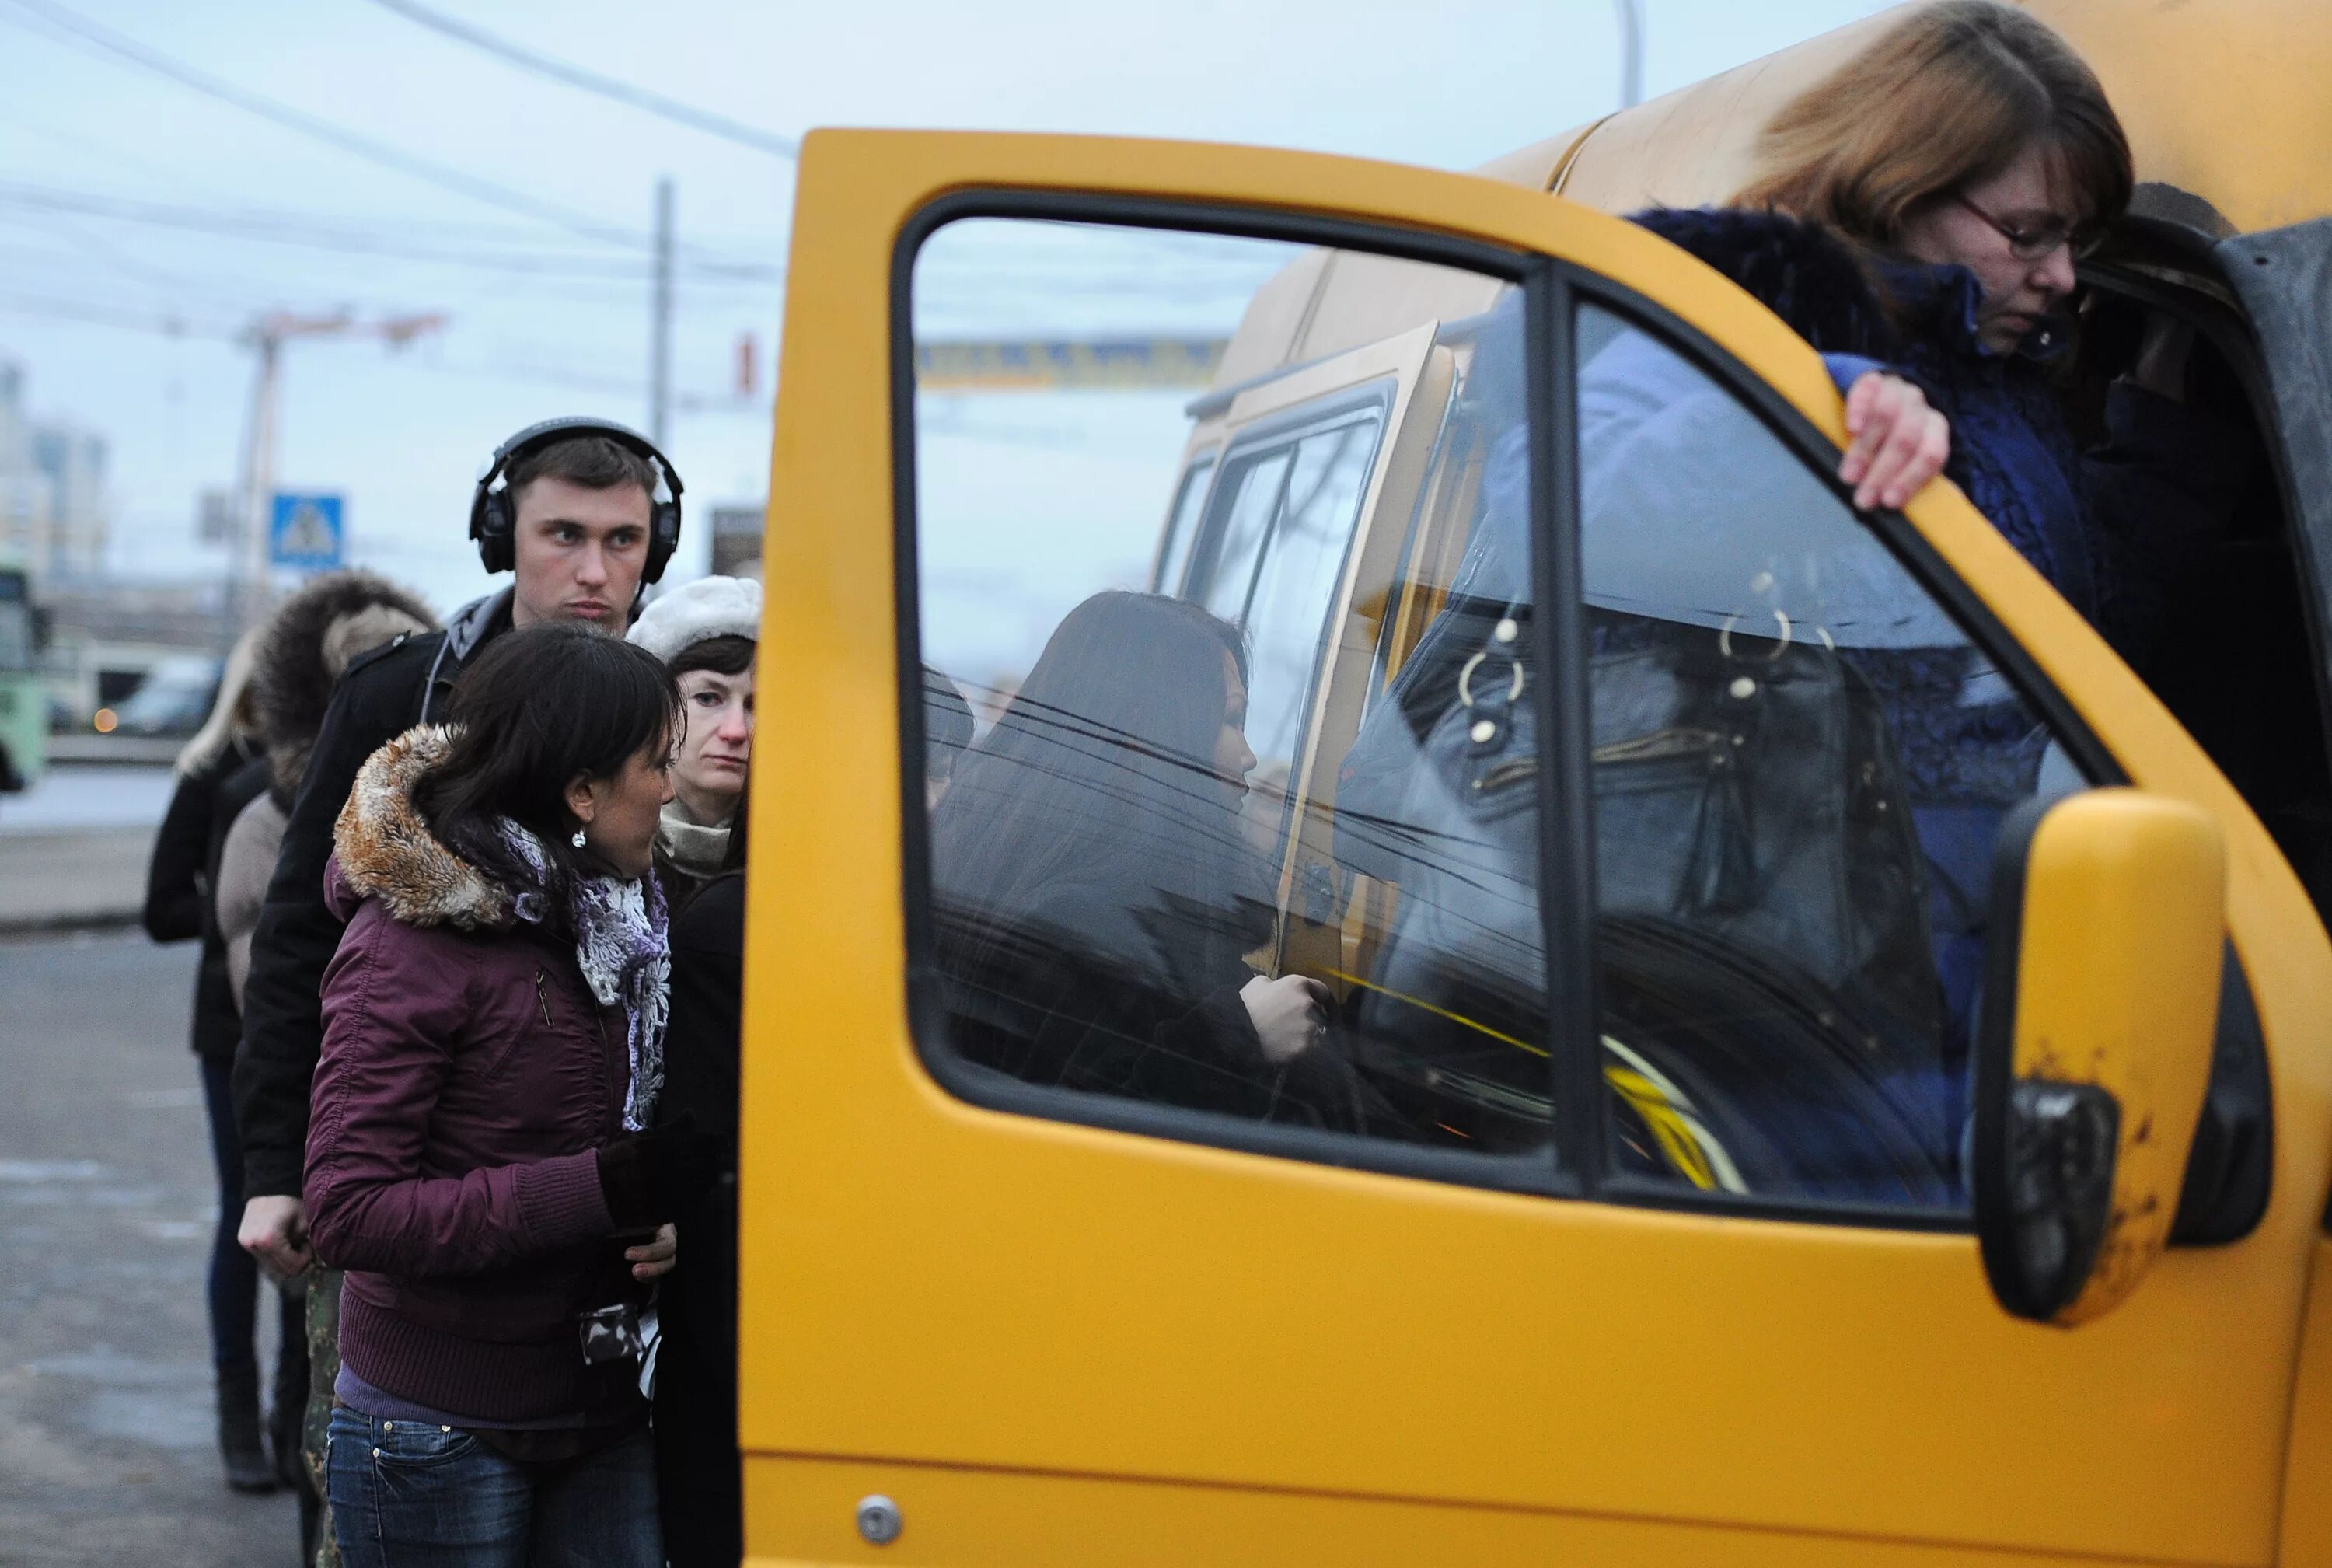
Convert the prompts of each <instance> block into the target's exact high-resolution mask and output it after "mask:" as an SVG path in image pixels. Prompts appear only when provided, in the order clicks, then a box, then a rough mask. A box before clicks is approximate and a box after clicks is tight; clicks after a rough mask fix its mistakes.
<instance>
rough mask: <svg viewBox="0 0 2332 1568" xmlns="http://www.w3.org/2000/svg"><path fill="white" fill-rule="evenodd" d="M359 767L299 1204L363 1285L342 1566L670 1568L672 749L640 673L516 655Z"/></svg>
mask: <svg viewBox="0 0 2332 1568" xmlns="http://www.w3.org/2000/svg"><path fill="white" fill-rule="evenodd" d="M449 716H450V720H451V722H450V723H449V724H447V725H446V726H444V727H443V728H433V727H424V728H421V729H416V730H414V731H409V732H407V733H406V734H405V735H402V736H400V737H398V738H397V740H396V741H392V742H390V743H389V744H388V745H387V746H386V747H384V748H382V749H381V751H378V752H377V753H375V754H374V756H373V757H372V759H371V760H369V761H368V762H367V763H366V764H365V767H364V769H363V770H362V771H361V772H360V773H359V774H358V779H357V783H356V788H355V789H354V791H353V793H352V794H351V796H350V798H349V804H348V807H347V808H346V809H345V810H344V811H343V812H342V813H341V816H340V818H339V826H338V828H337V830H336V832H335V836H334V853H333V856H332V859H331V862H330V865H329V867H328V871H327V886H328V891H329V894H330V901H331V904H332V905H333V907H334V909H335V910H336V911H337V912H338V913H340V915H341V916H342V917H343V918H344V919H346V920H347V921H348V929H347V932H346V934H345V936H344V937H343V938H342V940H341V942H340V946H339V952H338V954H337V955H336V956H335V957H334V959H333V961H332V963H331V966H330V969H329V970H327V972H326V975H325V980H324V994H323V1016H324V1026H325V1028H324V1046H323V1056H322V1060H321V1062H320V1065H319V1066H318V1069H317V1074H316V1081H315V1089H314V1101H313V1114H312V1119H311V1130H310V1133H309V1141H308V1157H307V1176H306V1191H305V1196H306V1199H307V1203H308V1212H309V1224H310V1227H311V1231H312V1233H313V1236H314V1238H315V1244H316V1250H317V1254H318V1256H319V1257H322V1258H323V1259H325V1260H326V1261H328V1262H330V1263H331V1264H333V1265H335V1266H337V1267H343V1268H345V1269H347V1270H348V1271H349V1272H348V1276H347V1283H346V1286H345V1292H344V1296H343V1302H342V1306H341V1317H340V1353H341V1362H340V1372H339V1381H338V1384H337V1390H336V1391H337V1395H338V1408H337V1409H335V1410H334V1411H333V1418H332V1424H331V1438H330V1490H331V1505H332V1514H333V1519H334V1523H335V1526H336V1530H337V1534H338V1536H339V1544H340V1548H341V1552H342V1555H343V1558H344V1560H345V1561H346V1562H348V1563H350V1564H351V1565H352V1568H367V1565H374V1564H378V1565H385V1568H394V1565H395V1564H399V1563H431V1564H441V1563H480V1564H485V1563H494V1564H502V1563H518V1562H537V1563H543V1562H557V1563H607V1564H621V1565H624V1568H632V1565H635V1564H636V1565H637V1568H655V1564H657V1563H661V1562H662V1560H663V1554H662V1546H661V1543H660V1539H659V1535H658V1531H657V1524H656V1508H655V1468H654V1459H653V1456H652V1451H651V1448H650V1443H649V1437H648V1430H647V1405H646V1401H645V1400H644V1399H643V1397H642V1395H641V1392H640V1388H639V1380H640V1364H639V1358H638V1351H639V1333H638V1326H637V1324H638V1312H639V1309H640V1307H641V1306H642V1305H643V1304H644V1303H645V1298H646V1295H647V1290H648V1282H649V1281H651V1280H652V1279H654V1278H655V1277H657V1276H660V1275H662V1274H664V1272H665V1271H667V1270H669V1269H670V1268H671V1267H673V1263H674V1254H675V1245H676V1244H675V1238H674V1232H673V1229H672V1228H671V1226H670V1225H669V1224H668V1223H667V1221H669V1220H670V1219H672V1217H673V1213H674V1208H675V1206H676V1202H677V1197H676V1195H677V1193H678V1191H679V1190H680V1184H681V1183H680V1178H679V1177H678V1176H677V1175H676V1173H675V1172H676V1171H678V1170H679V1169H680V1168H681V1165H682V1164H683V1154H682V1152H681V1145H683V1143H685V1141H686V1140H685V1137H684V1135H683V1136H682V1137H675V1136H674V1135H673V1134H671V1133H664V1132H658V1131H655V1130H651V1129H652V1127H653V1117H654V1113H655V1100H656V1095H657V1090H658V1085H659V1084H660V1082H661V1079H662V1066H661V1063H662V1054H663V1047H664V1027H665V1018H666V1009H667V1005H668V1000H667V999H668V986H669V980H668V970H669V955H668V950H667V944H666V935H665V915H664V903H663V898H662V895H661V893H660V892H659V890H658V887H657V884H656V881H655V877H654V875H651V872H650V867H651V862H652V858H653V854H654V846H655V834H656V825H657V818H658V814H659V812H660V811H661V810H662V808H663V807H664V802H665V801H666V800H668V799H669V798H671V795H672V786H671V782H670V779H669V776H668V770H669V767H670V761H671V757H672V751H673V747H674V742H675V740H676V738H677V736H678V734H679V731H680V724H681V717H680V700H679V693H678V691H677V690H676V688H675V687H674V684H673V679H672V676H671V675H670V674H668V673H667V672H666V670H665V669H664V665H663V664H661V663H660V662H658V661H657V660H656V659H655V656H654V655H650V654H648V653H647V652H645V650H643V649H640V648H637V647H635V646H632V645H628V644H626V643H624V642H621V641H619V640H617V639H616V638H612V637H607V636H602V635H600V634H599V633H597V632H594V631H591V630H588V629H586V628H584V627H581V626H571V625H566V624H559V625H549V626H534V627H529V628H526V629H523V630H521V631H517V632H513V633H511V634H509V635H508V636H503V637H501V638H498V639H497V640H495V641H494V642H493V643H492V645H489V646H488V648H487V649H486V651H485V652H484V653H483V654H482V655H480V656H479V658H478V660H477V662H476V663H475V664H473V666H472V667H471V668H470V669H469V670H467V671H465V672H464V674H463V676H462V679H461V681H460V683H459V684H457V686H456V687H455V691H454V702H453V705H452V708H451V711H450V715H449Z"/></svg>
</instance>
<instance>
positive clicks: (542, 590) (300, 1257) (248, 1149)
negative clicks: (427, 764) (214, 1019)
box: [234, 419, 681, 1276]
mask: <svg viewBox="0 0 2332 1568" xmlns="http://www.w3.org/2000/svg"><path fill="white" fill-rule="evenodd" d="M680 493H681V482H680V475H679V474H678V473H675V472H674V469H673V467H672V465H671V464H670V463H669V462H667V461H666V460H665V459H664V455H663V454H661V453H659V452H658V451H656V449H655V447H654V446H653V445H650V444H649V443H648V441H647V440H646V438H645V437H644V436H642V435H638V434H636V433H635V432H633V431H631V430H628V429H626V428H625V427H624V426H622V425H614V424H610V423H607V422H606V421H603V420H596V419H554V420H550V421H546V422H545V423H543V424H540V425H532V426H530V427H529V428H527V429H525V430H522V431H521V432H519V433H518V434H517V435H513V436H512V437H511V438H510V440H508V441H506V442H504V443H503V444H502V446H501V447H499V448H498V449H497V450H496V451H495V453H494V456H493V461H492V464H490V465H489V466H488V468H487V471H486V473H485V475H484V477H483V478H482V479H481V480H480V481H479V483H478V488H477V491H476V493H475V495H474V496H473V501H472V504H471V510H470V537H471V538H472V539H473V540H476V541H477V544H478V554H479V559H480V560H481V561H482V562H483V565H484V566H485V568H486V569H487V570H488V571H508V572H511V573H512V574H513V576H514V578H515V580H514V582H513V583H512V584H511V587H509V588H504V589H503V590H502V592H500V593H497V594H493V595H492V596H490V597H488V598H482V599H479V600H477V601H476V602H474V603H473V604H470V605H468V606H465V607H464V608H462V609H461V610H459V611H458V612H456V613H455V614H454V617H453V618H452V620H451V621H450V622H449V623H448V625H447V626H446V628H445V630H444V631H443V632H441V633H431V634H428V635H425V636H408V637H401V638H398V639H397V641H396V642H394V643H392V644H391V645H389V646H387V647H386V648H383V649H380V650H378V651H376V652H374V653H372V654H370V655H367V656H365V657H363V658H359V659H357V660H355V661H353V662H352V663H351V664H349V668H348V671H347V673H346V674H344V675H343V676H342V677H341V680H340V684H339V689H338V691H337V692H336V693H334V695H333V698H332V705H331V708H330V712H327V713H326V714H325V716H324V724H323V729H322V731H320V733H319V734H318V735H317V737H316V745H315V750H314V751H313V753H312V754H311V757H310V759H309V764H308V770H307V773H306V775H305V777H304V778H303V779H302V780H301V787H300V795H299V798H298V799H297V800H296V801H295V802H294V803H293V805H292V820H291V824H290V826H289V827H287V828H286V829H285V831H284V836H283V851H282V856H281V857H280V858H279V859H278V860H277V862H276V866H275V875H274V876H273V878H272V881H271V882H270V883H269V884H268V891H267V902H266V904H265V906H264V907H263V909H262V910H261V912H260V917H259V929H258V931H257V932H256V933H255V934H254V935H253V939H252V960H251V978H250V980H249V982H248V983H247V985H246V986H245V989H244V1009H245V1012H246V1015H247V1016H246V1018H245V1019H244V1043H243V1049H242V1052H241V1053H240V1055H239V1056H238V1057H237V1059H236V1062H235V1071H234V1099H235V1113H236V1115H237V1118H238V1120H239V1122H240V1124H241V1127H242V1130H243V1141H244V1164H245V1190H246V1193H247V1196H246V1199H245V1201H244V1213H243V1223H242V1227H241V1238H242V1241H243V1245H244V1247H245V1248H248V1249H249V1250H250V1251H251V1252H252V1253H253V1255H254V1256H256V1257H258V1258H259V1259H260V1261H261V1262H263V1263H264V1264H266V1265H267V1266H268V1267H270V1268H272V1269H273V1270H274V1271H276V1272H277V1273H278V1274H282V1275H285V1276H289V1275H292V1274H296V1273H298V1272H299V1271H300V1270H301V1269H302V1268H304V1267H306V1266H307V1264H308V1261H309V1256H310V1255H309V1249H308V1243H307V1217H306V1215H305V1213H304V1211H303V1210H302V1209H301V1202H300V1196H299V1194H300V1164H301V1151H302V1150H303V1149H304V1148H305V1146H306V1143H307V1135H308V1090H309V1081H310V1079H311V1077H312V1076H314V1073H315V1067H316V1053H317V1049H318V1046H319V1043H320V1040H321V1038H322V1035H323V1022H322V1018H321V1016H320V1012H319V1011H318V1005H317V999H318V996H319V994H320V990H321V987H322V982H323V976H324V967H325V965H326V964H328V963H330V961H331V957H332V952H333V950H334V948H335V947H336V946H337V945H338V944H339V931H340V923H339V920H338V919H336V918H335V917H334V916H333V914H332V913H331V911H330V908H329V907H328V906H327V905H326V904H325V902H324V861H325V858H326V856H328V855H329V854H330V850H331V837H332V824H333V822H334V820H335V819H336V818H337V817H339V812H340V807H341V805H342V804H343V803H344V802H345V801H346V800H347V799H348V796H349V787H350V786H351V785H352V784H353V783H354V782H355V780H356V776H357V770H358V768H360V767H361V766H363V764H364V761H365V760H366V759H367V758H368V757H370V756H371V755H372V754H373V753H374V752H375V751H378V750H379V749H380V748H381V747H382V746H384V745H386V744H387V742H388V741H391V740H392V739H394V738H395V737H397V735H400V734H402V733H403V732H404V731H406V730H407V729H409V728H411V727H412V726H413V725H415V724H416V723H420V722H425V721H427V720H430V719H432V718H441V717H442V716H443V712H442V710H443V708H444V696H445V693H446V692H447V691H448V690H449V689H450V688H451V686H452V684H453V683H454V680H455V678H456V677H458V676H459V675H460V674H461V673H462V671H463V670H464V668H465V667H466V666H467V665H468V664H470V662H471V661H472V660H473V659H475V658H476V657H477V656H478V654H479V651H480V650H481V649H482V648H483V647H485V646H487V645H489V644H491V643H492V640H493V639H494V638H496V637H498V636H502V635H503V634H504V633H506V632H508V631H510V630H511V628H512V627H516V626H534V625H538V624H540V623H543V622H549V621H575V622H578V623H581V624H583V625H585V626H594V627H597V629H599V630H600V631H603V632H606V633H607V634H609V635H611V636H622V635H623V632H624V629H625V627H626V626H627V625H628V624H629V622H630V619H631V616H632V612H633V608H634V606H635V603H636V599H637V598H638V593H639V588H640V585H641V584H643V583H649V582H654V581H655V580H656V578H658V577H660V576H661V575H662V574H663V571H664V563H665V562H666V561H667V560H669V559H671V557H672V552H673V550H674V547H675V546H676V545H678V543H679V541H680Z"/></svg>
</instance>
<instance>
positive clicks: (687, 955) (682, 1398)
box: [655, 788, 751, 1568]
mask: <svg viewBox="0 0 2332 1568" xmlns="http://www.w3.org/2000/svg"><path fill="white" fill-rule="evenodd" d="M750 794H751V790H750V788H748V789H747V790H746V791H745V793H744V794H743V795H741V796H740V797H739V798H738V802H737V807H736V813H735V815H734V816H733V817H731V819H730V823H729V838H728V844H727V848H726V852H725V856H724V858H723V862H722V869H721V872H720V875H716V876H714V877H713V878H712V880H711V881H710V882H707V883H705V884H703V886H702V888H700V889H699V890H698V891H697V893H696V894H695V896H694V897H693V898H692V899H691V900H690V901H689V903H688V905H687V907H685V908H684V909H683V910H682V911H681V912H680V913H678V914H677V915H675V916H674V918H673V923H672V1024H671V1028H669V1029H668V1030H667V1031H666V1033H665V1036H664V1095H663V1098H661V1099H660V1100H658V1101H657V1102H656V1125H657V1126H658V1127H659V1128H663V1129H666V1130H668V1131H670V1132H674V1133H679V1134H680V1135H683V1136H685V1135H686V1134H687V1133H689V1132H690V1131H691V1130H692V1129H693V1130H698V1132H699V1134H700V1135H701V1136H702V1138H703V1139H704V1140H705V1145H704V1146H705V1148H706V1150H707V1151H708V1158H709V1161H710V1162H711V1164H712V1168H713V1175H712V1180H711V1181H707V1182H705V1183H703V1184H702V1185H700V1186H698V1187H696V1188H694V1189H693V1190H691V1191H690V1192H688V1193H685V1194H683V1197H682V1200H681V1202H680V1204H679V1205H678V1206H677V1207H676V1208H675V1209H674V1213H673V1220H674V1225H675V1226H676V1227H677V1229H679V1230H680V1232H681V1234H682V1235H683V1236H684V1237H685V1238H686V1244H687V1248H688V1267H686V1268H684V1269H682V1270H680V1271H678V1272H676V1273H674V1275H673V1276H671V1277H670V1278H668V1279H666V1280H665V1281H664V1285H663V1286H662V1294H661V1295H660V1296H659V1297H658V1300H657V1303H656V1317H657V1322H658V1324H659V1325H660V1326H661V1328H662V1330H663V1334H664V1344H663V1348H662V1349H660V1350H659V1351H658V1352H657V1353H656V1374H655V1445H656V1499H657V1507H658V1510H659V1512H660V1514H661V1515H662V1517H663V1520H664V1560H665V1562H666V1563H670V1564H671V1568H733V1565H734V1564H735V1563H737V1562H738V1561H739V1560H740V1559H741V1558H742V1557H743V1556H744V1554H745V1520H744V1476H743V1471H742V1466H743V1463H744V1460H743V1457H742V1456H741V1454H740V1453H739V1451H738V1448H737V1073H738V1067H737V1064H738V1054H739V1044H740V1040H741V1035H742V1031H743V1022H744V1009H743V993H744V974H745V871H744V866H745V853H746V839H747V837H748V833H747V825H746V817H747V809H748V808H747V801H748V799H749V798H750Z"/></svg>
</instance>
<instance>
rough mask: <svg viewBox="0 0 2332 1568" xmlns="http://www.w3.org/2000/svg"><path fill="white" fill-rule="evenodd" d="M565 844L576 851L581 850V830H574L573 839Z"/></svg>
mask: <svg viewBox="0 0 2332 1568" xmlns="http://www.w3.org/2000/svg"><path fill="white" fill-rule="evenodd" d="M567 842H568V843H569V844H572V845H573V846H575V847H576V848H578V849H580V848H582V847H583V844H584V839H583V830H582V829H581V828H580V827H578V828H577V829H576V830H575V837H572V838H570V839H569V840H568V841H567Z"/></svg>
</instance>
